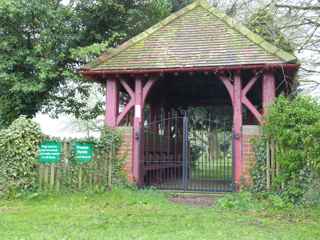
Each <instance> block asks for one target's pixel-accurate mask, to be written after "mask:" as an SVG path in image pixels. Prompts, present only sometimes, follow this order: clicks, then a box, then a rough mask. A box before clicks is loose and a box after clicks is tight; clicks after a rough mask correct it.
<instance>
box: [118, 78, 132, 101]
mask: <svg viewBox="0 0 320 240" xmlns="http://www.w3.org/2000/svg"><path fill="white" fill-rule="evenodd" d="M120 83H121V85H122V86H123V88H124V89H125V90H126V91H127V93H128V94H129V96H130V97H131V98H132V99H133V98H134V92H133V91H132V89H131V87H130V86H129V85H128V83H127V82H126V81H124V80H120Z"/></svg>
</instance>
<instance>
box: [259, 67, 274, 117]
mask: <svg viewBox="0 0 320 240" xmlns="http://www.w3.org/2000/svg"><path fill="white" fill-rule="evenodd" d="M275 98H276V81H275V77H274V74H273V73H272V72H271V71H268V72H265V73H264V75H263V80H262V106H263V114H266V113H267V112H268V107H269V106H270V105H271V104H272V103H273V101H274V100H275Z"/></svg>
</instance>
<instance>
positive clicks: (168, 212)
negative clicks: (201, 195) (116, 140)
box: [0, 189, 320, 240]
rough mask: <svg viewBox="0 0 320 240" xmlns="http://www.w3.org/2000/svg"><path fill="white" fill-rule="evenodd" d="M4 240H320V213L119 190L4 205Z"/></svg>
mask: <svg viewBox="0 0 320 240" xmlns="http://www.w3.org/2000/svg"><path fill="white" fill-rule="evenodd" d="M0 238H1V239H35V240H37V239H59V240H61V239H77V240H78V239H115V240H117V239H124V240H125V239H148V240H154V239H155V240H156V239H165V240H171V239H176V240H179V239H181V240H182V239H183V240H188V239H192V240H201V239H210V240H211V239H214V240H219V239H230V240H235V239H237V240H242V239H246V240H249V239H252V240H259V239H276V240H278V239H288V240H294V239H306V240H312V239H320V208H310V209H309V208H297V209H290V210H268V211H267V210H247V211H240V210H222V209H218V208H214V207H212V208H199V207H191V206H186V205H178V204H173V203H170V202H169V201H168V200H167V198H166V196H165V194H164V193H159V192H156V191H132V190H123V189H115V190H113V191H112V192H109V193H103V194H80V193H78V194H65V195H52V196H38V197H35V198H32V199H20V200H11V201H8V200H0Z"/></svg>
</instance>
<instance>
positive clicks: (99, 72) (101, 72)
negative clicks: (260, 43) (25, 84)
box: [80, 63, 300, 77]
mask: <svg viewBox="0 0 320 240" xmlns="http://www.w3.org/2000/svg"><path fill="white" fill-rule="evenodd" d="M299 67H300V64H299V63H283V64H282V63H274V64H273V63H272V64H247V65H230V66H213V67H212V66H210V67H176V68H150V69H112V70H110V69H81V70H80V73H81V74H82V75H84V76H86V77H89V76H91V77H94V76H95V77H97V76H107V75H123V74H131V75H141V74H159V73H174V72H223V71H237V70H249V69H278V68H283V69H288V70H289V69H290V70H293V71H297V70H298V69H299Z"/></svg>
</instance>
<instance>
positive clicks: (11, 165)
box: [0, 116, 42, 194]
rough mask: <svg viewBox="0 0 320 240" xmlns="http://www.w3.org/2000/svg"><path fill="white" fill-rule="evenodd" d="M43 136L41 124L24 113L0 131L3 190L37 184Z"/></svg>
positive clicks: (0, 180) (13, 189)
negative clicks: (37, 166)
mask: <svg viewBox="0 0 320 240" xmlns="http://www.w3.org/2000/svg"><path fill="white" fill-rule="evenodd" d="M41 138H42V135H41V131H40V127H39V126H38V125H37V124H36V123H34V122H33V121H32V120H31V119H28V118H26V117H24V116H22V117H20V118H18V119H17V120H15V121H14V122H13V123H12V124H11V125H10V126H9V127H8V128H7V129H4V130H1V131H0V194H8V193H10V192H12V191H17V190H22V191H28V190H31V189H32V188H34V186H35V183H36V180H37V179H36V178H37V173H36V171H35V169H36V168H35V164H36V162H37V159H38V145H39V143H40V141H41Z"/></svg>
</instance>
